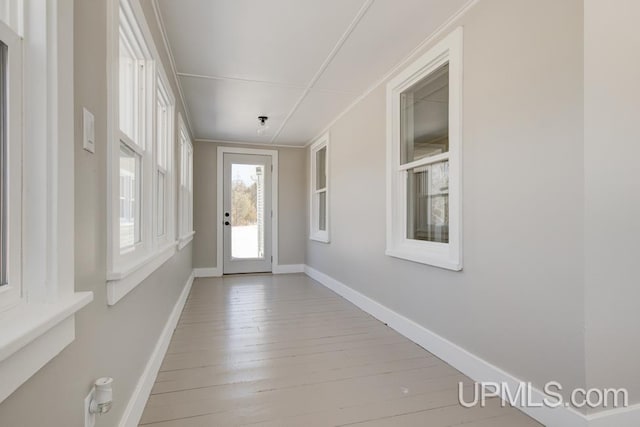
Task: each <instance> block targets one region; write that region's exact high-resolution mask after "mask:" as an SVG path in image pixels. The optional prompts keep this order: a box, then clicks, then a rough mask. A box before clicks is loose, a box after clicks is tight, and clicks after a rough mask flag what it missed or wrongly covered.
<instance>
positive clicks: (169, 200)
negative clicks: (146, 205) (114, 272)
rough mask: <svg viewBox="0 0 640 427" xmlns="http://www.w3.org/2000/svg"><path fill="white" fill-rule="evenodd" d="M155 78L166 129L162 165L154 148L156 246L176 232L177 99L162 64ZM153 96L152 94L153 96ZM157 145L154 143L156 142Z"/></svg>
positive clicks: (155, 117) (155, 124)
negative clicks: (160, 175) (161, 228)
mask: <svg viewBox="0 0 640 427" xmlns="http://www.w3.org/2000/svg"><path fill="white" fill-rule="evenodd" d="M157 71H158V72H157V73H156V74H157V77H156V90H155V96H158V91H163V92H164V97H165V98H166V101H167V106H166V108H167V129H166V130H165V131H166V141H165V142H166V144H167V145H166V147H165V150H166V152H165V159H164V160H165V165H164V166H161V165H160V161H159V159H158V157H159V154H160V153H158V152H157V151H158V150H154V174H153V180H154V183H153V189H154V191H153V199H154V200H153V211H154V214H153V236H154V239H155V243H156V246H164V245H166V244H169V243H171V242H175V241H176V234H175V196H174V193H175V175H176V174H175V162H174V157H175V148H176V145H175V141H176V137H175V135H176V132H175V119H176V98H175V96H174V95H173V92H172V90H171V85H170V84H169V83H168V79H167V76H166V74H165V73H164V70H163V69H162V67H158V70H157ZM154 99H155V97H154ZM153 105H154V106H155V107H154V113H155V114H154V127H153V128H154V133H155V132H157V129H158V126H157V123H156V120H157V117H158V115H157V111H155V108H157V100H156V102H154V103H153ZM157 138H158V135H155V137H154V141H157ZM156 146H157V145H156ZM159 172H161V173H163V174H164V206H163V207H164V234H162V235H159V234H158V221H159V219H158V216H159V213H158V173H159Z"/></svg>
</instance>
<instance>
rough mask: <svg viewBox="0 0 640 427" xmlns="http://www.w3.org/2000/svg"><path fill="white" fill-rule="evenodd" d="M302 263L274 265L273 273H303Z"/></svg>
mask: <svg viewBox="0 0 640 427" xmlns="http://www.w3.org/2000/svg"><path fill="white" fill-rule="evenodd" d="M304 267H305V265H304V264H283V265H274V266H273V274H290V273H304Z"/></svg>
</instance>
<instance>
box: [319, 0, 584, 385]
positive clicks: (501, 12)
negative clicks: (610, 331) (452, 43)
mask: <svg viewBox="0 0 640 427" xmlns="http://www.w3.org/2000/svg"><path fill="white" fill-rule="evenodd" d="M458 25H463V26H464V88H463V90H464V102H463V109H464V111H463V122H464V123H463V125H464V129H463V170H464V178H463V185H464V196H463V205H464V220H463V225H464V270H463V271H462V272H453V271H448V270H443V269H439V268H434V267H430V266H427V265H422V264H417V263H413V262H409V261H404V260H400V259H395V258H391V257H387V256H385V255H384V250H385V232H384V230H385V185H386V184H385V182H386V181H385V168H386V163H385V145H386V139H385V132H386V115H385V106H386V99H385V85H382V86H380V87H378V88H377V89H376V90H374V91H373V92H372V93H371V94H369V95H368V96H367V97H366V98H365V99H363V100H362V102H360V103H359V104H358V105H357V106H356V107H355V108H353V109H352V110H351V111H349V112H348V113H347V114H346V115H345V116H344V117H342V118H341V119H340V120H339V121H338V122H337V123H336V124H335V125H334V126H333V127H332V128H331V130H330V132H331V150H330V153H331V154H330V155H331V158H330V162H331V164H330V173H331V194H330V198H331V212H330V215H331V221H332V222H331V224H332V230H331V243H330V244H323V243H318V242H312V241H307V264H309V265H310V266H311V267H313V268H316V269H318V270H320V271H322V272H324V273H326V274H328V275H330V276H332V277H334V278H335V279H337V280H339V281H341V282H343V283H345V284H346V285H348V286H350V287H352V288H354V289H355V290H357V291H359V292H361V293H363V294H365V295H367V296H368V297H370V298H372V299H374V300H376V301H378V302H380V303H382V304H383V305H385V306H387V307H389V308H391V309H392V310H394V311H396V312H398V313H401V314H402V315H404V316H406V317H408V318H410V319H412V320H414V321H416V322H417V323H419V324H420V325H422V326H424V327H426V328H428V329H430V330H431V331H434V332H435V333H437V334H439V335H441V336H443V337H445V338H447V339H448V340H450V341H452V342H454V343H456V344H458V345H460V346H461V347H463V348H465V349H466V350H468V351H470V352H471V353H474V354H476V355H477V356H479V357H481V358H483V359H485V360H487V361H489V362H491V363H492V364H494V365H496V366H499V367H500V368H502V369H504V370H505V371H507V372H509V373H511V374H513V375H515V376H517V377H519V378H523V379H526V380H530V381H532V382H534V384H536V385H538V386H541V385H543V384H544V383H546V382H547V381H550V380H556V381H559V382H561V383H562V384H563V385H564V387H565V390H567V389H573V388H575V387H581V386H584V385H585V358H584V345H585V337H584V287H583V281H584V277H583V271H584V261H583V253H582V251H583V202H584V201H583V173H584V165H583V114H582V103H583V69H582V66H583V58H582V52H583V8H582V1H580V0H564V1H555V0H541V1H535V2H534V1H529V0H483V1H480V2H478V3H477V4H476V6H474V7H473V8H472V9H470V10H469V11H468V13H466V14H465V15H464V16H462V17H461V18H460V19H459V21H458V22H456V23H455V24H454V25H453V26H451V29H453V28H455V27H456V26H458ZM425 36H427V34H425Z"/></svg>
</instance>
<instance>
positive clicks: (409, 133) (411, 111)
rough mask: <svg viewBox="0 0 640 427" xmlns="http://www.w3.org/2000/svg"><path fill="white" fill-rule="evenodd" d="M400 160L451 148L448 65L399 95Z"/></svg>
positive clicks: (429, 154)
mask: <svg viewBox="0 0 640 427" xmlns="http://www.w3.org/2000/svg"><path fill="white" fill-rule="evenodd" d="M400 138H401V162H402V164H404V163H410V162H413V161H415V160H419V159H423V158H425V157H430V156H434V155H437V154H441V153H446V152H447V151H449V64H446V65H444V66H443V67H441V68H439V69H438V70H436V71H434V72H433V73H431V74H430V75H428V76H427V77H425V78H424V79H422V80H421V81H419V82H418V83H416V84H415V85H413V86H412V87H411V88H409V89H407V90H406V91H404V92H402V93H401V94H400Z"/></svg>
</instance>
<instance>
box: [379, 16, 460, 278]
mask: <svg viewBox="0 0 640 427" xmlns="http://www.w3.org/2000/svg"><path fill="white" fill-rule="evenodd" d="M462 49H463V30H462V27H458V28H457V29H455V30H454V31H452V32H451V33H450V34H449V35H448V36H446V37H445V38H444V39H443V40H441V41H440V42H439V43H437V44H436V45H435V46H433V47H432V48H431V49H429V50H428V51H427V52H426V53H425V54H423V55H422V56H421V57H419V58H418V59H417V60H416V61H415V62H413V63H412V64H411V65H409V66H408V67H406V68H405V69H404V70H403V71H401V72H400V73H399V74H398V75H397V76H396V77H394V78H393V79H392V80H391V81H389V83H388V84H387V215H386V216H387V236H386V237H387V238H386V251H385V253H386V255H388V256H392V257H396V258H401V259H406V260H409V261H414V262H418V263H422V264H428V265H432V266H435V267H440V268H444V269H448V270H454V271H460V270H462V83H463V81H462V75H463V74H462V62H463V57H462ZM446 63H448V64H449V154H448V158H449V243H437V242H426V241H419V240H413V239H407V237H406V230H407V227H406V225H407V191H406V185H407V184H406V173H407V172H406V171H407V169H409V168H410V167H411V165H412V163H415V162H412V163H409V164H405V165H401V141H400V94H401V93H402V91H404V90H406V89H407V88H409V87H411V86H412V85H414V84H415V83H417V82H418V81H420V80H422V79H424V78H425V77H427V76H428V75H429V74H431V73H432V72H434V71H436V70H437V69H438V68H439V67H441V66H443V65H444V64H446ZM436 157H437V156H434V157H433V158H431V159H430V163H434V162H435V160H434V159H436ZM436 160H437V159H436ZM420 163H424V162H420Z"/></svg>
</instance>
